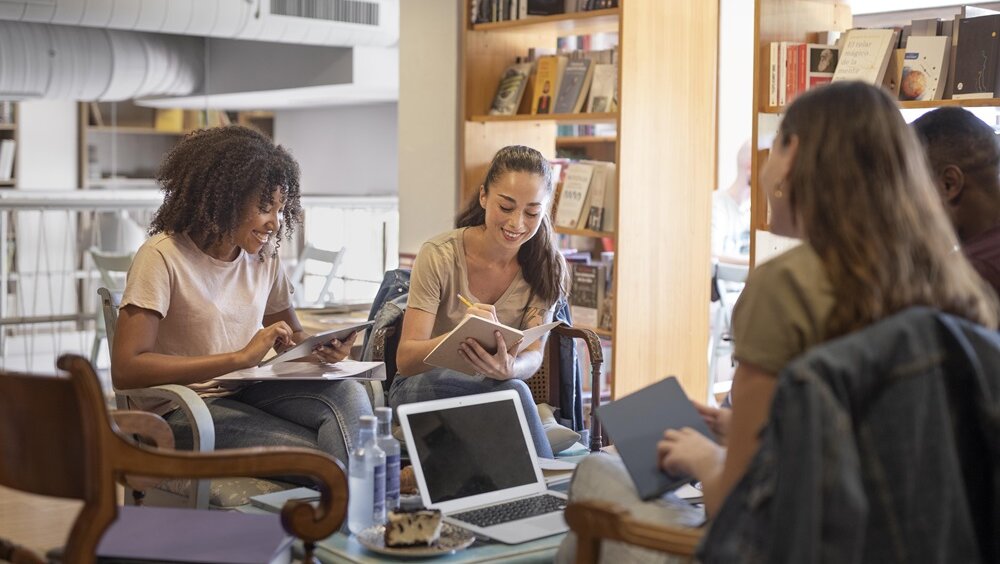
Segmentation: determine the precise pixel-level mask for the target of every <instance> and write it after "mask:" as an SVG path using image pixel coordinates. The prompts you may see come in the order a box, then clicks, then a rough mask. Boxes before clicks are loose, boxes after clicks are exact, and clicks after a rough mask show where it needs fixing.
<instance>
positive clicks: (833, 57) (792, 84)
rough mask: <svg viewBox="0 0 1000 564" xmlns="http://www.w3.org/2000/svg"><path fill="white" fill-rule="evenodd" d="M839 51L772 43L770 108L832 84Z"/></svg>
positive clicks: (768, 100) (827, 46)
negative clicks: (820, 86)
mask: <svg viewBox="0 0 1000 564" xmlns="http://www.w3.org/2000/svg"><path fill="white" fill-rule="evenodd" d="M838 51H839V50H838V49H837V48H836V47H834V46H831V45H822V44H816V43H793V42H790V41H779V42H775V43H771V45H770V55H771V57H770V61H769V67H768V71H769V72H768V85H769V89H768V98H767V103H768V105H770V106H784V105H785V104H787V103H789V102H790V101H791V100H793V99H794V98H795V97H796V96H797V95H799V94H801V93H802V92H805V91H806V90H808V89H809V88H814V87H816V86H819V85H820V84H825V83H827V82H830V81H832V80H833V71H834V69H836V67H837V55H838Z"/></svg>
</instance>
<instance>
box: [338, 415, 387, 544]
mask: <svg viewBox="0 0 1000 564" xmlns="http://www.w3.org/2000/svg"><path fill="white" fill-rule="evenodd" d="M360 423H361V424H360V428H359V429H358V442H357V444H356V445H355V448H354V451H352V452H351V461H350V467H349V468H348V475H349V479H348V486H347V487H348V488H349V493H350V500H349V502H348V507H347V528H348V529H350V531H351V532H352V533H354V534H358V533H360V532H361V531H363V530H365V529H367V528H368V527H371V526H372V525H381V524H382V523H384V522H385V452H384V451H383V450H382V449H381V448H379V446H378V442H377V441H376V439H375V428H376V420H375V417H373V416H371V415H362V416H361V422H360Z"/></svg>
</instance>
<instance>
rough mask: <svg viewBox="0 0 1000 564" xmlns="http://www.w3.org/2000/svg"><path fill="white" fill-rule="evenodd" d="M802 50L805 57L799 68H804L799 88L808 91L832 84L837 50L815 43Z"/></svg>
mask: <svg viewBox="0 0 1000 564" xmlns="http://www.w3.org/2000/svg"><path fill="white" fill-rule="evenodd" d="M803 49H804V50H805V57H804V58H803V61H802V64H801V65H800V67H803V68H805V76H804V77H803V80H801V81H800V86H803V87H804V88H805V89H806V90H808V89H810V88H815V87H817V86H819V85H820V84H826V83H827V82H832V81H833V74H834V71H835V70H836V69H837V57H838V55H839V52H840V51H839V49H837V48H836V47H833V46H831V45H819V44H816V43H810V44H808V45H805V46H804V47H803Z"/></svg>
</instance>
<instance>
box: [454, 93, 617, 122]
mask: <svg viewBox="0 0 1000 564" xmlns="http://www.w3.org/2000/svg"><path fill="white" fill-rule="evenodd" d="M527 95H528V93H527V92H526V93H525V96H527ZM469 121H477V122H481V123H485V122H490V121H499V122H512V121H528V122H536V123H556V124H559V125H574V124H591V123H616V122H617V121H618V114H616V113H613V112H600V113H597V112H594V113H583V112H581V113H579V114H517V115H513V116H491V115H475V116H472V117H471V118H469Z"/></svg>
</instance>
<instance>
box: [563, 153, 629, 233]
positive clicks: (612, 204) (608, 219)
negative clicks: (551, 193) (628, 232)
mask: <svg viewBox="0 0 1000 564" xmlns="http://www.w3.org/2000/svg"><path fill="white" fill-rule="evenodd" d="M555 165H556V166H557V167H558V172H559V176H557V178H560V179H561V181H560V183H559V185H558V187H557V189H556V200H555V209H554V210H553V212H552V217H553V224H554V225H555V226H556V227H565V228H567V229H589V230H591V231H605V232H610V231H614V230H615V214H616V210H617V202H618V190H617V175H616V174H615V163H609V162H603V161H573V162H569V163H566V164H565V165H564V164H563V163H559V162H556V163H555Z"/></svg>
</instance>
